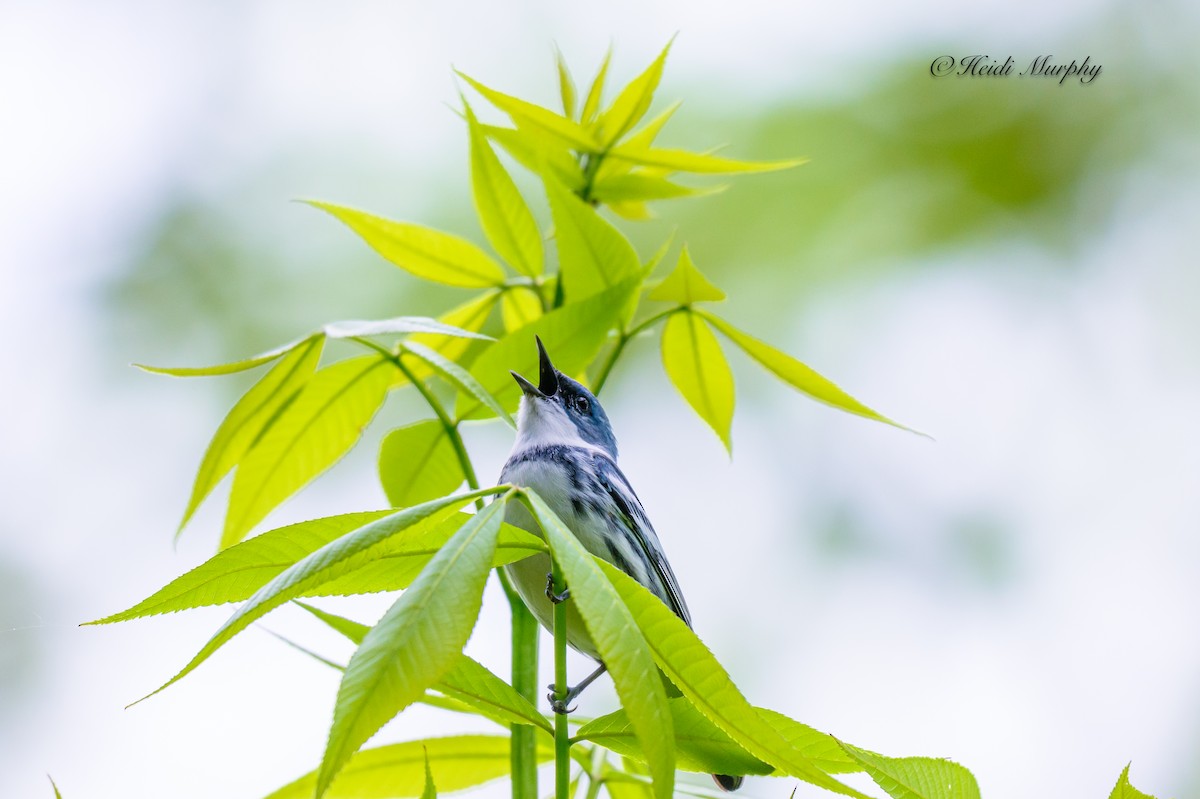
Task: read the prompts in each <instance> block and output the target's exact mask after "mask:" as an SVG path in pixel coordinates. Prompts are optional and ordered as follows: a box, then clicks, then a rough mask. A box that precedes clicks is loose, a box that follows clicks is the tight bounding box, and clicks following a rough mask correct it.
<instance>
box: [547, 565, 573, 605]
mask: <svg viewBox="0 0 1200 799" xmlns="http://www.w3.org/2000/svg"><path fill="white" fill-rule="evenodd" d="M570 596H571V589H570V588H564V589H563V590H562V593H561V594H556V593H554V572H550V573H549V574H547V575H546V598H547V599H549V600H550V601H551V602H553V603H554V604H556V605H557V604H559V603H560V602H566V601H567V599H568V598H569V597H570Z"/></svg>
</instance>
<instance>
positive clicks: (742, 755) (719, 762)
mask: <svg viewBox="0 0 1200 799" xmlns="http://www.w3.org/2000/svg"><path fill="white" fill-rule="evenodd" d="M667 703H668V704H669V705H670V707H671V715H672V719H673V721H674V724H675V745H676V757H677V763H676V765H677V767H678V768H681V769H683V770H684V771H696V772H701V773H705V774H743V775H752V774H771V773H778V772H777V770H776V769H775V768H773V767H772V766H770V765H768V764H767V763H764V762H763V761H761V760H759V759H758V758H756V757H753V756H752V755H750V754H749V753H748V752H746V750H745V749H743V748H742V747H741V746H739V745H738V744H737V743H735V742H734V740H733V739H732V738H730V737H729V736H728V735H726V734H725V733H724V732H722V731H721V729H720V728H719V727H717V726H716V725H715V724H713V723H712V722H711V721H709V720H708V719H707V718H706V717H705V716H704V715H703V714H702V713H701V712H700V711H699V709H697V708H696V707H695V706H694V705H692V704H691V703H690V702H689V701H688V700H687V698H686V697H677V698H674V699H668V700H667ZM755 710H756V711H758V714H759V715H760V716H762V718H763V719H764V720H765V721H766V722H767V723H768V724H769V725H770V726H772V727H774V728H775V730H776V731H778V732H779V733H780V734H781V735H782V736H783V738H784V739H785V740H786V741H787V742H788V743H789V744H790V745H791V746H792V747H793V748H794V749H796V750H797V751H798V752H800V753H801V754H802V755H803V756H804V757H806V758H808V759H809V760H811V761H812V763H813V765H814V766H816V767H817V768H818V769H820V770H821V771H824V772H826V773H830V774H836V773H850V772H857V771H862V770H863V768H862V766H860V765H859V764H858V762H857V761H855V760H853V759H852V758H851V757H850V756H849V755H847V754H846V753H845V752H844V751H842V748H841V745H840V744H839V743H838V742H837V740H836V739H834V738H833V736H831V735H827V734H825V733H823V732H819V731H817V730H815V729H813V728H812V727H809V726H808V725H807V724H801V723H800V722H798V721H795V720H793V719H790V718H788V717H787V716H785V715H783V714H782V713H776V712H775V711H773V710H767V709H766V708H761V707H760V708H755ZM575 737H576V738H578V739H584V740H588V741H592V742H594V743H598V744H600V745H601V746H603V747H605V748H607V749H611V750H613V751H614V752H617V753H618V754H620V755H624V756H626V757H632V758H635V759H638V760H643V761H644V760H645V755H644V754H643V753H642V750H641V747H639V746H638V744H637V740H636V738H635V736H634V734H633V728H632V727H631V726H630V724H629V718H628V716H627V715H626V714H625V711H624V710H618V711H616V712H615V713H610V714H608V715H607V716H601V717H600V718H598V719H594V720H593V721H591V722H589V723H587V724H585V725H584V726H582V727H580V728H579V732H578V733H577V734H576V736H575Z"/></svg>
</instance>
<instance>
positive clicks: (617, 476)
mask: <svg viewBox="0 0 1200 799" xmlns="http://www.w3.org/2000/svg"><path fill="white" fill-rule="evenodd" d="M595 469H596V475H597V477H598V478H599V481H600V485H601V487H602V488H603V489H604V490H605V491H606V492H607V493H608V496H609V499H610V500H611V501H612V502H613V504H615V505H616V507H617V510H618V511H619V521H620V523H621V524H622V525H623V526H624V527H625V530H623V531H622V532H624V533H625V534H626V535H627V536H628V538H629V540H630V542H631V543H632V544H633V546H634V548H635V551H637V552H639V553H640V554H641V555H642V557H643V558H644V562H645V563H646V564H648V565H649V567H650V570H651V574H652V575H653V577H654V578H656V581H657V582H658V585H657V586H647V588H650V589H651V590H652V591H654V593H655V594H657V595H658V596H659V597H660V598H661V599H662V600H663V601H664V602H666V603H667V606H668V607H670V608H671V610H673V611H675V615H677V616H679V618H681V619H683V620H684V622H686V623H687V625H688V626H689V627H691V626H692V615H691V613H689V612H688V607H687V603H686V602H684V601H683V592H682V591H681V590H680V588H679V581H678V580H676V579H675V572H673V571H671V564H670V563H668V562H667V556H666V554H665V553H664V552H663V548H662V543H661V542H660V541H659V540H658V535H657V534H656V533H655V532H654V527H653V526H652V525H651V524H650V519H649V518H647V517H646V511H645V509H644V508H643V507H642V502H641V500H639V499H638V497H637V494H635V493H634V491H633V487H632V486H631V485H629V481H628V480H627V479H625V475H624V473H622V472H621V468H620V467H619V466H617V464H616V463H615V462H614V461H613V460H612V459H611V458H609V457H607V456H606V455H603V454H597V455H596V456H595ZM655 589H658V590H655Z"/></svg>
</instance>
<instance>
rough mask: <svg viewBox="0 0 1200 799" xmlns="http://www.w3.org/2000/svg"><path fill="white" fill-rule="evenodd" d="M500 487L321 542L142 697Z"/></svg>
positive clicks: (402, 513) (442, 501)
mask: <svg viewBox="0 0 1200 799" xmlns="http://www.w3.org/2000/svg"><path fill="white" fill-rule="evenodd" d="M499 490H501V489H500V488H498V487H497V488H485V489H481V490H479V491H469V492H466V493H463V494H455V495H454V496H450V497H442V498H440V499H436V500H434V501H432V502H426V503H423V504H421V505H417V506H415V507H412V508H405V509H404V510H401V511H397V512H395V513H393V514H390V515H388V516H384V517H383V518H381V519H376V520H375V521H373V522H371V523H369V524H367V525H365V526H363V527H359V528H358V529H356V530H354V531H352V532H350V533H347V534H345V535H343V536H340V537H339V538H336V539H334V540H333V541H331V542H330V543H328V544H326V545H324V546H322V547H321V548H320V549H317V550H316V551H314V552H312V553H311V554H309V555H308V556H306V557H305V558H303V559H302V560H300V561H298V562H297V563H294V564H293V565H291V566H290V567H288V568H287V569H285V570H284V571H283V572H282V573H280V574H279V575H278V576H277V577H275V578H274V579H273V580H271V581H270V582H269V583H267V584H266V585H264V586H263V587H262V588H260V589H258V590H257V591H256V592H255V593H254V595H253V596H251V597H250V599H248V600H247V601H246V602H245V603H244V604H243V605H242V606H241V607H239V608H238V609H237V611H236V612H235V613H234V614H233V615H232V616H230V617H229V620H228V621H226V622H225V623H224V624H223V625H221V628H220V629H219V630H217V632H216V633H215V634H214V635H213V637H212V638H210V639H209V640H208V643H206V644H205V645H204V646H203V647H202V648H201V649H200V651H199V652H197V653H196V655H195V657H193V658H192V659H191V660H190V661H189V662H188V664H187V665H186V666H184V667H183V668H182V669H181V670H180V671H179V673H178V674H176V675H175V676H174V677H172V678H171V679H170V680H168V681H167V682H165V683H163V685H162V686H160V687H159V688H157V689H156V690H155V691H154V692H153V693H151V694H148V695H147V696H145V697H142V699H139V700H138V701H139V702H140V701H143V700H144V699H148V698H149V697H151V696H153V695H154V694H157V693H158V692H159V691H162V690H163V689H164V688H166V687H167V686H169V685H173V684H174V683H176V682H178V681H179V680H181V679H183V678H184V677H185V676H187V675H188V674H190V673H191V672H192V671H193V670H194V669H195V668H196V667H197V666H199V665H200V664H201V663H203V662H204V661H205V660H207V659H208V657H209V656H210V655H212V653H213V652H216V651H217V650H218V649H220V648H221V647H222V646H223V645H224V644H225V643H226V642H228V641H229V639H231V638H233V637H234V636H235V635H237V634H238V633H239V632H241V631H242V630H244V629H246V628H247V627H248V626H250V625H251V624H253V623H254V622H255V621H257V620H258V619H260V618H262V617H263V616H265V615H266V614H267V613H268V612H270V611H272V610H274V609H275V608H277V607H279V606H280V605H282V604H283V603H285V602H287V601H289V600H292V599H295V598H296V597H299V596H306V595H311V592H312V591H313V590H314V589H315V588H317V587H318V586H321V585H324V584H326V583H331V582H333V581H335V580H337V579H338V578H339V577H343V576H344V575H347V574H349V573H350V572H353V571H354V570H356V569H359V568H361V567H362V566H364V565H366V564H368V563H370V562H371V561H373V560H375V559H377V558H378V557H380V556H381V555H382V554H383V551H382V547H380V545H381V544H386V543H387V542H388V541H389V540H390V539H391V538H392V537H394V536H396V535H398V534H400V533H402V532H404V531H405V530H407V529H408V528H410V527H412V526H413V525H415V524H417V523H418V522H421V521H423V520H424V519H427V518H429V517H430V516H433V515H434V514H435V513H437V512H438V511H441V510H444V509H447V508H459V507H462V506H463V505H465V504H466V503H467V502H470V501H471V500H473V499H475V498H476V497H483V496H487V495H489V494H494V493H496V492H497V491H499ZM135 704H136V703H135Z"/></svg>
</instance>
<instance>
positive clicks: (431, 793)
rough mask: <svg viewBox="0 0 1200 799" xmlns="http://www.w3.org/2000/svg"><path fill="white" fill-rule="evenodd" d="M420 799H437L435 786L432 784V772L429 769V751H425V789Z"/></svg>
mask: <svg viewBox="0 0 1200 799" xmlns="http://www.w3.org/2000/svg"><path fill="white" fill-rule="evenodd" d="M421 799H437V786H436V785H434V784H433V771H432V770H430V768H429V750H428V749H426V750H425V788H424V790H422V791H421Z"/></svg>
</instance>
